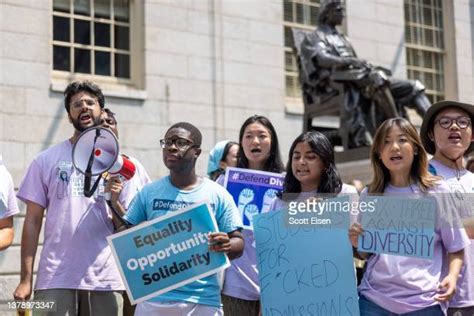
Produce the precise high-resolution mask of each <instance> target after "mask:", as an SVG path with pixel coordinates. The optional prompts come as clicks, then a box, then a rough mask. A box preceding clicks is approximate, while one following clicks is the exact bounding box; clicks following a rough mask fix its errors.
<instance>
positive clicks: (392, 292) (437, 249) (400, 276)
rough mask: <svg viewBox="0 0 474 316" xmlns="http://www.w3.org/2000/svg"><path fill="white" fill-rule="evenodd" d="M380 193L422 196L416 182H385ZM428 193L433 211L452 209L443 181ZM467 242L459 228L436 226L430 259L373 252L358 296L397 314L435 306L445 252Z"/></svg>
mask: <svg viewBox="0 0 474 316" xmlns="http://www.w3.org/2000/svg"><path fill="white" fill-rule="evenodd" d="M435 193H439V194H435ZM384 194H389V195H390V194H407V198H409V196H408V194H410V196H411V197H414V196H415V195H417V196H422V193H420V190H419V188H418V187H417V186H416V185H412V186H409V187H394V186H392V185H390V184H389V185H387V186H386V187H385V191H384ZM428 194H430V196H433V197H434V198H435V199H436V201H437V212H439V211H440V209H442V210H448V209H452V207H451V206H452V201H451V200H450V198H449V189H448V187H447V186H446V184H444V183H440V184H439V185H437V186H436V187H435V188H433V189H431V190H429V192H428ZM431 194H432V195H431ZM365 195H367V189H364V191H363V192H362V193H361V199H362V198H363V196H365ZM438 214H439V213H438ZM362 228H363V227H362ZM467 245H469V239H468V237H467V235H466V232H465V231H464V230H463V229H460V228H452V227H448V226H443V227H440V226H439V225H437V227H436V228H435V239H434V250H433V258H432V259H422V258H413V257H402V256H396V255H388V254H373V255H371V256H370V257H369V259H368V260H367V267H366V271H365V273H364V277H363V279H362V282H361V284H360V286H359V295H363V296H365V297H366V298H367V299H368V300H370V301H372V302H374V303H375V304H377V305H379V306H381V307H383V308H385V309H387V310H389V311H391V312H393V313H397V314H403V313H409V312H414V311H417V310H420V309H424V308H427V307H430V306H433V305H437V304H439V303H438V302H437V301H435V300H434V297H435V295H436V294H438V292H437V289H438V282H441V280H442V265H443V258H446V256H445V253H446V252H450V253H452V252H457V251H459V250H462V249H464V248H465V247H466V246H467ZM441 307H442V309H443V310H445V309H446V304H441Z"/></svg>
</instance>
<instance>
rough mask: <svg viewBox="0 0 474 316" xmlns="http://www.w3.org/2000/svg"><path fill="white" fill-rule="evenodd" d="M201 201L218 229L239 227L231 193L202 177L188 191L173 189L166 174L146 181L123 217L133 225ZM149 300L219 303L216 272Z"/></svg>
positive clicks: (235, 228)
mask: <svg viewBox="0 0 474 316" xmlns="http://www.w3.org/2000/svg"><path fill="white" fill-rule="evenodd" d="M204 200H208V201H209V204H210V205H211V208H212V212H213V214H214V216H215V218H216V222H217V226H218V227H219V231H221V232H225V233H230V232H233V231H235V230H240V229H242V221H241V219H240V216H239V210H238V209H237V206H236V205H235V202H234V200H233V199H232V196H231V195H230V194H229V193H228V192H227V191H226V190H225V189H224V188H223V187H221V186H220V185H218V184H217V183H215V182H213V181H211V180H209V179H206V178H204V179H203V181H202V183H201V184H200V185H199V186H198V187H196V188H194V189H193V190H190V191H183V190H179V189H178V188H176V187H175V186H174V185H173V184H172V183H171V181H170V177H169V176H166V177H163V178H161V179H159V180H157V181H154V182H152V183H150V184H147V185H146V186H144V187H143V189H142V190H141V191H140V192H139V193H138V194H137V195H136V196H135V198H134V200H133V201H132V203H131V204H130V207H129V208H128V212H127V214H125V216H124V219H125V220H126V221H127V222H129V223H131V224H133V225H138V224H140V223H142V222H144V221H149V220H152V219H155V218H158V217H160V216H163V215H165V214H167V213H168V212H170V211H171V212H172V211H176V210H179V209H181V208H183V207H186V206H189V205H191V204H194V203H196V202H202V201H204ZM149 301H150V302H166V301H186V302H191V303H196V304H202V305H211V306H221V301H220V286H219V281H218V278H217V275H216V274H213V275H210V276H208V277H205V278H203V279H201V280H197V281H195V282H192V283H189V284H187V285H184V286H182V287H179V288H177V289H174V290H172V291H169V292H167V293H164V294H162V295H159V296H157V297H155V298H152V299H150V300H149Z"/></svg>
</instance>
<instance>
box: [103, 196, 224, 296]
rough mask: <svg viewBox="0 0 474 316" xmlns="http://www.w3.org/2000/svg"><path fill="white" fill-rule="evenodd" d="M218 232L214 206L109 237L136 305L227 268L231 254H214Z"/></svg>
mask: <svg viewBox="0 0 474 316" xmlns="http://www.w3.org/2000/svg"><path fill="white" fill-rule="evenodd" d="M216 231H218V228H217V223H216V221H215V218H214V217H213V216H212V213H211V208H210V206H209V205H208V204H207V203H197V204H194V205H192V206H190V207H188V208H184V209H182V210H179V211H175V212H170V213H169V214H167V215H165V216H162V217H159V218H157V219H154V220H152V221H149V222H145V223H143V224H140V225H138V226H135V227H133V228H131V229H128V230H126V231H124V232H121V233H118V234H114V235H112V236H109V237H108V238H107V239H108V242H109V244H110V247H111V248H112V253H113V254H114V257H115V260H116V262H117V265H118V267H119V271H120V273H121V276H122V280H123V281H124V283H125V286H126V289H127V294H128V296H129V298H130V301H131V302H132V304H136V303H139V302H142V301H145V300H147V299H150V298H152V297H155V296H158V295H160V294H163V293H166V292H168V291H171V290H173V289H175V288H178V287H180V286H183V285H185V284H188V283H191V282H193V281H196V280H199V279H202V278H204V277H206V276H209V275H211V274H214V273H217V272H218V271H220V270H223V269H225V268H227V267H228V266H229V265H230V263H229V259H228V258H227V256H226V255H225V254H223V253H220V252H211V251H209V245H208V233H210V232H216Z"/></svg>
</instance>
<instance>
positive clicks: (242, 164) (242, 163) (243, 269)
mask: <svg viewBox="0 0 474 316" xmlns="http://www.w3.org/2000/svg"><path fill="white" fill-rule="evenodd" d="M238 156H239V159H238V163H237V167H239V168H245V169H254V170H260V171H268V172H276V173H281V172H282V171H283V164H282V162H281V157H280V149H279V145H278V137H277V133H276V131H275V128H274V127H273V125H272V123H271V122H270V120H268V119H267V118H266V117H264V116H260V115H254V116H251V117H249V118H248V119H247V120H246V121H245V122H244V123H243V124H242V127H241V128H240V133H239V154H238ZM220 179H221V181H219V180H218V182H222V180H223V177H221V178H220ZM242 234H243V235H244V240H245V248H244V253H243V254H242V256H241V257H240V258H238V259H236V260H233V261H232V265H231V267H229V268H228V269H227V270H226V274H225V281H224V288H223V290H222V303H223V305H224V314H225V315H251V316H253V315H255V316H258V315H259V312H260V283H259V281H258V271H257V254H256V250H255V241H254V236H253V231H252V230H247V229H244V230H243V231H242Z"/></svg>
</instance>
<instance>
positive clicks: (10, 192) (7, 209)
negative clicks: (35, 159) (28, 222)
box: [0, 156, 20, 219]
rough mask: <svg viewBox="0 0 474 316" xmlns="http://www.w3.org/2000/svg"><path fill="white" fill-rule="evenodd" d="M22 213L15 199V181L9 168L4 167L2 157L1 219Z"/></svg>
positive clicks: (0, 182) (0, 165)
mask: <svg viewBox="0 0 474 316" xmlns="http://www.w3.org/2000/svg"><path fill="white" fill-rule="evenodd" d="M18 213H20V210H19V209H18V203H17V201H16V197H15V190H14V187H13V179H12V176H11V175H10V173H9V172H8V170H7V168H5V166H4V165H3V162H2V157H1V156H0V219H4V218H7V217H10V216H13V215H15V214H18Z"/></svg>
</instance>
